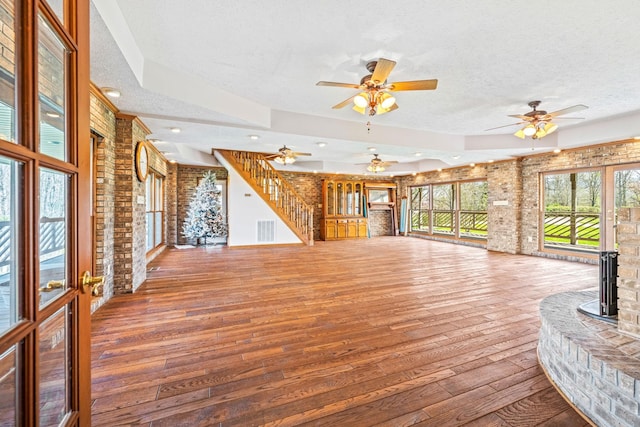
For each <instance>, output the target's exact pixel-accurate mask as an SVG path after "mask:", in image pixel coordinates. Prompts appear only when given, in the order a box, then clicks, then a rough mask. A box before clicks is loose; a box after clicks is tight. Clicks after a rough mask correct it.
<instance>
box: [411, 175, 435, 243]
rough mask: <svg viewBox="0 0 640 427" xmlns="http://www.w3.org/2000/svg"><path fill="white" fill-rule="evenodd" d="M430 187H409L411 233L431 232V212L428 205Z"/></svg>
mask: <svg viewBox="0 0 640 427" xmlns="http://www.w3.org/2000/svg"><path fill="white" fill-rule="evenodd" d="M430 188H431V187H430V186H428V185H425V186H421V187H411V190H410V191H411V206H410V207H409V209H410V212H409V216H410V218H411V231H426V232H429V231H430V230H431V210H430V204H429V194H430Z"/></svg>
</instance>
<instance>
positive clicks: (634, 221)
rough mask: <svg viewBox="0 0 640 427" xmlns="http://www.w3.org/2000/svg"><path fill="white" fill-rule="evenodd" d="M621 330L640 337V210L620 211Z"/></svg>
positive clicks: (619, 284) (619, 312)
mask: <svg viewBox="0 0 640 427" xmlns="http://www.w3.org/2000/svg"><path fill="white" fill-rule="evenodd" d="M618 220H619V223H618V226H617V232H618V245H619V247H618V329H619V330H620V331H622V332H625V333H627V334H631V335H633V336H635V337H640V280H639V279H640V208H625V209H620V210H619V211H618Z"/></svg>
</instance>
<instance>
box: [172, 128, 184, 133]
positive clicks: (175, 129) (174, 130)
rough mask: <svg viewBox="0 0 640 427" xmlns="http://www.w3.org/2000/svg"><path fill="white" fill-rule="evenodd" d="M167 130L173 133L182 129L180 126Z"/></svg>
mask: <svg viewBox="0 0 640 427" xmlns="http://www.w3.org/2000/svg"><path fill="white" fill-rule="evenodd" d="M169 130H170V131H171V132H173V133H180V131H182V129H180V128H171V129H169Z"/></svg>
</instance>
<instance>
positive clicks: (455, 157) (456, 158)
mask: <svg viewBox="0 0 640 427" xmlns="http://www.w3.org/2000/svg"><path fill="white" fill-rule="evenodd" d="M451 158H452V159H455V160H458V159H459V158H460V156H452V157H451Z"/></svg>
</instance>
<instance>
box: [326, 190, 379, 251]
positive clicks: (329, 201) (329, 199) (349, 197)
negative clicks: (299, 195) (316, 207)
mask: <svg viewBox="0 0 640 427" xmlns="http://www.w3.org/2000/svg"><path fill="white" fill-rule="evenodd" d="M363 194H364V182H362V181H341V180H323V181H322V220H321V223H320V237H321V238H322V239H323V240H337V239H356V238H364V237H367V236H368V230H367V218H365V216H364V211H365V206H364V202H363Z"/></svg>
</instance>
